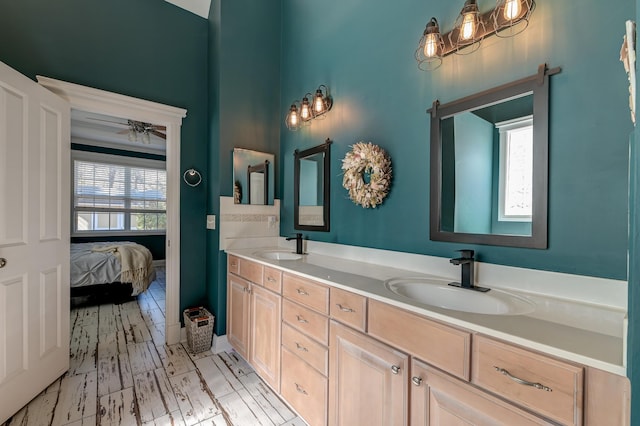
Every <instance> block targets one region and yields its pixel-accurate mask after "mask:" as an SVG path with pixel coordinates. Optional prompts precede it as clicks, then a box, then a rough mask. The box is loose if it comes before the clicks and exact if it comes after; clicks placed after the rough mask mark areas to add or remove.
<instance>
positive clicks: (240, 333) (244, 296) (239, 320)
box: [227, 274, 251, 359]
mask: <svg viewBox="0 0 640 426" xmlns="http://www.w3.org/2000/svg"><path fill="white" fill-rule="evenodd" d="M250 290H251V283H250V282H249V281H247V280H245V279H242V278H240V277H237V276H235V275H233V274H227V340H229V344H230V345H231V346H233V348H234V349H235V350H236V351H237V352H238V353H239V354H240V355H242V357H243V358H244V359H248V357H247V355H248V354H249V312H250V310H249V308H250V306H249V302H250V299H249V297H250V293H249V291H250Z"/></svg>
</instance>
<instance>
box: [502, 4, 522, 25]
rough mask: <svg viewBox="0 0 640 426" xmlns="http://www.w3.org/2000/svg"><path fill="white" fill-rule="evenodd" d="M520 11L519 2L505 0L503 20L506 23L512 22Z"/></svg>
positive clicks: (520, 5)
mask: <svg viewBox="0 0 640 426" xmlns="http://www.w3.org/2000/svg"><path fill="white" fill-rule="evenodd" d="M521 11H522V4H521V3H520V0H506V2H505V4H504V19H506V20H507V21H513V20H514V19H516V18H517V17H518V16H520V12H521Z"/></svg>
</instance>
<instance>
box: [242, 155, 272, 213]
mask: <svg viewBox="0 0 640 426" xmlns="http://www.w3.org/2000/svg"><path fill="white" fill-rule="evenodd" d="M251 173H262V174H264V204H265V205H268V204H269V160H264V163H260V164H256V165H253V166H247V195H248V196H249V204H251Z"/></svg>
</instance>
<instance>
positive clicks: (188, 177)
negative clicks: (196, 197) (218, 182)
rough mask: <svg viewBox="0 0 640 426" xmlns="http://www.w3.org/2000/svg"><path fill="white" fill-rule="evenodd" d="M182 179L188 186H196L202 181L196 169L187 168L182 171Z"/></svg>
mask: <svg viewBox="0 0 640 426" xmlns="http://www.w3.org/2000/svg"><path fill="white" fill-rule="evenodd" d="M182 179H183V180H184V183H186V184H187V185H189V186H198V185H200V182H202V175H200V172H199V171H197V170H196V169H189V170H187V171H185V172H184V174H183V175H182Z"/></svg>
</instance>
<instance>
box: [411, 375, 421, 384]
mask: <svg viewBox="0 0 640 426" xmlns="http://www.w3.org/2000/svg"><path fill="white" fill-rule="evenodd" d="M411 383H413V384H414V385H416V386H420V385H421V384H422V379H421V378H420V377H417V376H413V377H412V378H411Z"/></svg>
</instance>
